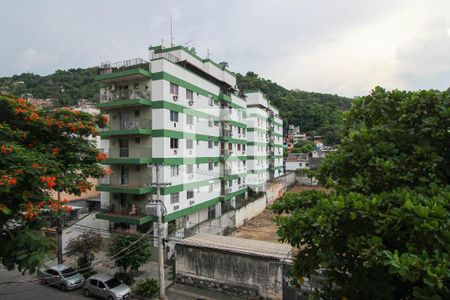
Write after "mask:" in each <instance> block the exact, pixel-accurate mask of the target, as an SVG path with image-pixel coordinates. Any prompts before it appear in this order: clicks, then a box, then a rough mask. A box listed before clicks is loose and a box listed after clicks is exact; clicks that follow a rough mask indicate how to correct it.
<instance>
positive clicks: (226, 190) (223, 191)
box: [222, 187, 232, 196]
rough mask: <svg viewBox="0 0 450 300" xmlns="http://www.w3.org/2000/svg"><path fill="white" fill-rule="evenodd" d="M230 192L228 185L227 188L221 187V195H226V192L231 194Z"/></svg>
mask: <svg viewBox="0 0 450 300" xmlns="http://www.w3.org/2000/svg"><path fill="white" fill-rule="evenodd" d="M231 192H232V188H230V187H228V188H223V189H222V195H223V196H226V195H228V194H231Z"/></svg>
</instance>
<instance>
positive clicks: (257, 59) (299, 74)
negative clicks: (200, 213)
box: [0, 0, 450, 96]
mask: <svg viewBox="0 0 450 300" xmlns="http://www.w3.org/2000/svg"><path fill="white" fill-rule="evenodd" d="M171 15H172V17H173V25H174V40H175V42H176V43H180V44H186V43H188V45H189V46H193V47H195V48H196V49H197V53H198V54H199V55H201V56H206V53H207V49H209V51H210V53H211V55H210V57H211V58H212V59H213V60H215V61H217V62H220V61H227V62H228V63H229V66H230V69H231V70H232V71H236V72H241V73H242V72H244V73H245V72H247V71H249V70H252V71H254V72H256V73H258V74H259V75H260V76H262V77H265V78H268V79H271V80H272V81H275V82H277V83H279V84H281V85H283V86H285V87H287V88H297V89H301V90H307V91H317V92H327V93H333V94H334V93H336V94H340V95H345V96H357V95H364V94H367V93H369V92H370V90H371V89H372V88H373V87H374V86H376V85H382V86H384V87H386V88H389V89H393V88H400V89H431V88H433V89H447V88H448V87H449V86H450V1H449V0H374V1H372V0H339V1H338V0H327V1H325V0H297V1H294V0H292V1H282V0H273V1H266V0H247V1H246V0H240V1H233V0H226V1H225V0H223V1H218V0H216V1H215V0H192V1H188V0H183V1H150V0H143V1H137V0H129V1H113V0H108V1H106V0H105V1H95V0H85V1H82V0H77V1H75V0H74V1H61V0H58V1H50V0H48V1H47V0H39V1H38V0H35V1H33V0H29V1H25V0H14V1H13V0H11V1H7V0H2V1H1V2H0V76H10V75H13V74H19V73H22V72H32V73H37V74H44V75H45V74H49V73H52V72H53V71H55V70H57V69H68V68H73V67H88V66H94V65H99V64H100V62H102V61H108V60H109V61H117V60H124V59H128V58H134V57H142V58H146V59H147V58H148V53H147V48H148V46H149V45H155V44H158V43H159V42H160V40H161V38H164V39H165V40H169V39H170V16H171Z"/></svg>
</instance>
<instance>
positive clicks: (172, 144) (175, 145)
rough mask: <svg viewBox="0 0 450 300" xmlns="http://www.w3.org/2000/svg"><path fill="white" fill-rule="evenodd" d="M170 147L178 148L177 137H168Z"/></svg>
mask: <svg viewBox="0 0 450 300" xmlns="http://www.w3.org/2000/svg"><path fill="white" fill-rule="evenodd" d="M170 149H178V139H174V138H170Z"/></svg>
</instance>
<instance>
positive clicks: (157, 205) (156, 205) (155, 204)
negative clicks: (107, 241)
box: [146, 164, 171, 300]
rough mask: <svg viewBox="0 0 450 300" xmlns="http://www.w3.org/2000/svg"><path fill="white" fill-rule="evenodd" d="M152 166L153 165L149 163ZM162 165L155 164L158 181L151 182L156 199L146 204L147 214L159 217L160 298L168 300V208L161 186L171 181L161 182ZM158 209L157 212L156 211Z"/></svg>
mask: <svg viewBox="0 0 450 300" xmlns="http://www.w3.org/2000/svg"><path fill="white" fill-rule="evenodd" d="M147 166H148V167H151V165H150V164H149V165H147ZM160 166H161V165H159V164H155V168H156V182H155V183H150V185H151V186H152V187H156V200H151V201H150V203H149V204H148V205H147V206H146V211H147V214H150V215H155V214H156V216H157V217H158V225H157V226H158V227H157V231H158V274H159V299H160V300H166V299H167V298H166V287H165V281H164V245H163V228H162V218H163V216H164V215H165V214H166V208H165V206H164V203H163V202H162V201H161V199H160V196H161V186H168V185H170V184H171V183H160V182H159V167H160ZM155 210H156V212H155Z"/></svg>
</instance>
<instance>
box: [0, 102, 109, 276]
mask: <svg viewBox="0 0 450 300" xmlns="http://www.w3.org/2000/svg"><path fill="white" fill-rule="evenodd" d="M0 105H1V107H2V109H1V110H0V145H1V146H0V147H1V151H0V231H1V234H0V244H1V245H2V246H1V247H0V259H1V261H2V263H3V265H4V266H5V267H7V268H8V269H13V268H14V267H16V266H17V267H18V268H19V270H23V271H27V270H28V271H30V272H33V271H35V269H36V267H37V266H38V265H39V264H40V262H41V261H42V259H43V257H44V256H45V254H46V253H47V252H48V251H49V250H51V249H52V248H53V247H52V243H50V242H49V240H48V238H45V237H44V236H42V234H40V233H39V230H40V228H41V227H42V226H48V225H49V222H51V221H54V220H55V219H60V218H61V217H62V216H64V215H65V214H66V213H67V212H68V211H70V209H71V208H70V206H67V205H65V203H66V200H64V199H62V200H60V201H58V200H55V199H54V198H53V197H52V196H53V195H54V194H53V193H54V192H55V191H56V190H57V189H58V190H62V191H66V192H68V193H70V194H77V195H79V194H80V193H81V192H83V191H85V190H86V189H88V188H90V187H91V186H92V185H91V184H90V183H89V182H88V181H87V178H88V177H100V176H103V173H104V170H103V168H102V167H101V166H100V165H99V164H98V160H99V158H103V155H102V154H101V153H99V152H98V150H97V149H96V146H95V144H94V143H93V142H91V141H90V139H89V137H90V136H91V135H94V136H95V135H96V134H97V130H96V128H97V127H99V126H100V127H104V126H105V120H104V119H103V117H101V116H92V115H89V114H85V113H82V112H79V111H74V110H69V109H57V110H54V111H51V112H48V111H44V110H38V109H35V108H34V107H33V106H31V105H30V104H29V103H28V102H27V101H25V100H24V99H19V98H17V97H13V96H5V95H2V96H0ZM67 162H70V165H68V164H67ZM33 235H34V236H33ZM29 236H33V238H26V237H29ZM24 249H28V250H29V251H30V253H29V254H28V253H24Z"/></svg>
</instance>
